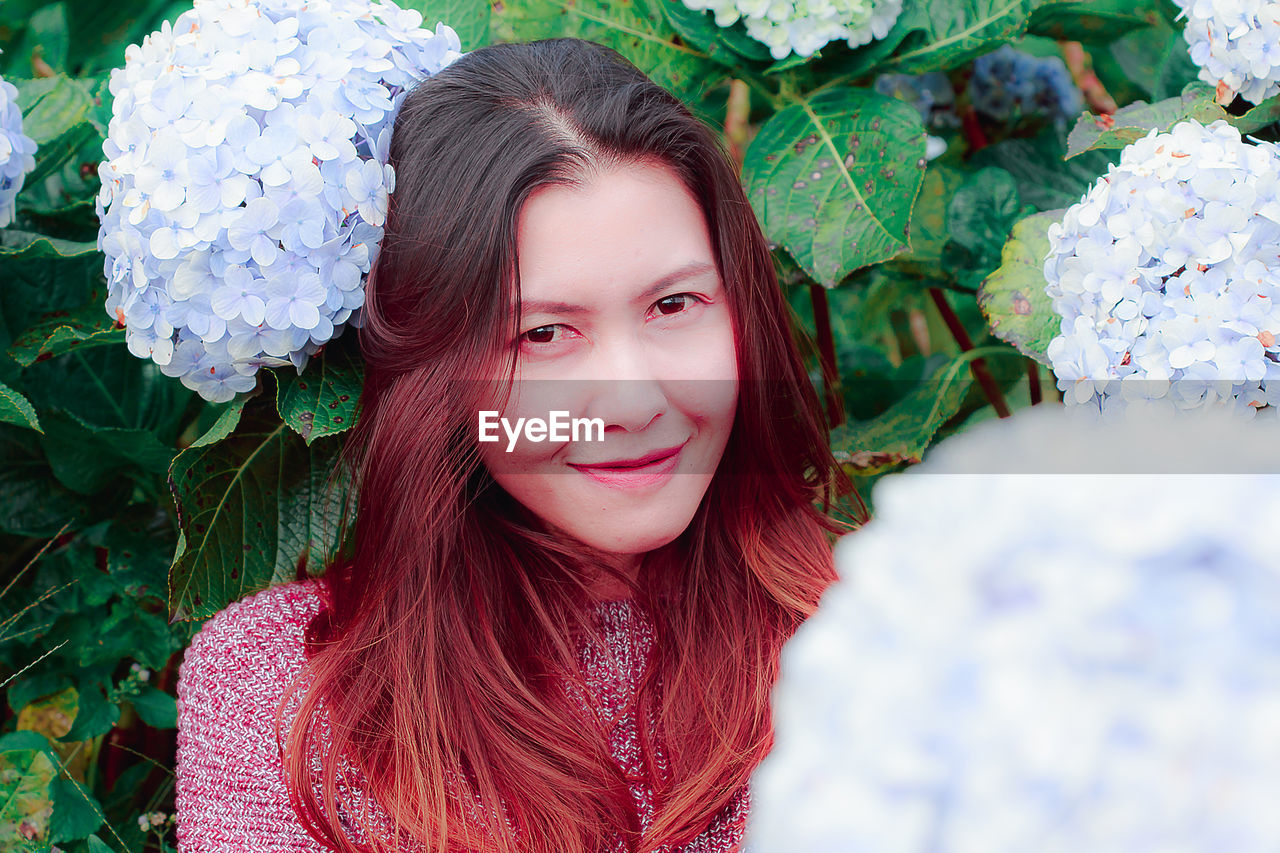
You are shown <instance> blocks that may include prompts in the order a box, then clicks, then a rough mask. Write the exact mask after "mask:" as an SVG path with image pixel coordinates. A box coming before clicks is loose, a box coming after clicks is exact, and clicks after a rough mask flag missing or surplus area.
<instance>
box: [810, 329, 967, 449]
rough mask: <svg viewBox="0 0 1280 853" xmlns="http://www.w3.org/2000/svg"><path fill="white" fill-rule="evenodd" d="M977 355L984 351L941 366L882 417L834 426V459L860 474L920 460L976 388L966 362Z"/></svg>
mask: <svg viewBox="0 0 1280 853" xmlns="http://www.w3.org/2000/svg"><path fill="white" fill-rule="evenodd" d="M974 353H979V354H980V353H981V351H980V350H971V351H970V353H966V354H965V355H962V356H959V357H957V358H955V359H952V360H951V361H949V362H948V363H946V364H944V365H942V366H941V367H939V368H938V369H937V370H936V371H935V372H934V373H933V374H932V375H931V376H930V377H929V378H928V379H926V380H924V381H922V382H920V384H918V385H917V386H916V387H915V388H914V389H913V390H912V391H911V392H910V393H908V394H907V395H906V396H905V397H903V398H902V399H901V400H899V401H898V402H897V403H895V404H894V405H893V406H891V407H890V408H889V410H888V411H887V412H885V413H884V414H882V415H880V416H879V417H876V418H873V419H871V420H869V421H849V422H846V423H844V424H841V425H840V426H838V427H836V428H835V429H834V430H833V431H832V433H831V449H832V450H833V451H834V453H835V454H836V458H837V459H838V460H839V461H840V462H841V463H842V464H844V465H845V466H846V467H848V468H852V469H854V470H856V471H857V472H858V473H859V474H874V473H877V472H880V471H884V470H886V469H888V468H892V467H894V466H897V465H900V464H903V463H908V464H911V463H915V462H919V461H920V460H921V458H923V456H924V451H925V448H927V447H928V446H929V442H930V441H932V440H933V436H934V434H935V433H936V432H937V431H938V428H939V427H941V426H942V425H943V424H944V423H946V422H947V420H949V419H950V418H951V417H952V416H953V415H955V414H956V413H957V412H959V411H960V406H961V404H962V403H963V402H964V397H965V393H966V392H967V391H968V390H969V386H970V385H972V384H973V375H972V372H971V371H970V370H969V369H968V363H969V362H970V361H972V360H973V357H974V356H973V354H974Z"/></svg>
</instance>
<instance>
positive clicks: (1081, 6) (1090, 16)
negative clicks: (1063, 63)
mask: <svg viewBox="0 0 1280 853" xmlns="http://www.w3.org/2000/svg"><path fill="white" fill-rule="evenodd" d="M1160 2H1164V0H1084V2H1080V3H1044V4H1041V5H1040V6H1039V7H1038V8H1037V9H1036V10H1035V12H1034V13H1032V15H1031V21H1030V23H1029V24H1028V26H1027V29H1028V31H1029V32H1031V33H1033V34H1034V35H1038V36H1048V37H1049V38H1053V39H1063V40H1067V41H1083V42H1110V41H1113V40H1115V39H1116V38H1118V37H1119V36H1122V35H1124V34H1125V33H1128V32H1131V31H1133V30H1139V29H1141V28H1143V27H1148V26H1151V25H1152V24H1157V23H1163V22H1164V18H1163V17H1162V16H1161V15H1160V12H1159V11H1158V9H1157V8H1156V7H1157V6H1158V5H1159V3H1160ZM1184 52H1185V48H1184Z"/></svg>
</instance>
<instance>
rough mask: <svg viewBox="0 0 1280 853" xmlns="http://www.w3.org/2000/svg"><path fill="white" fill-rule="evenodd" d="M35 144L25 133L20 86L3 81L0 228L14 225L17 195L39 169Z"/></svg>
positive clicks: (0, 87) (0, 94)
mask: <svg viewBox="0 0 1280 853" xmlns="http://www.w3.org/2000/svg"><path fill="white" fill-rule="evenodd" d="M35 153H36V144H35V142H33V141H32V140H31V137H29V136H27V135H26V134H25V133H23V132H22V108H21V107H19V106H18V87H16V86H14V85H13V84H12V83H10V82H9V81H7V80H5V79H3V78H0V228H4V227H5V226H7V225H9V224H10V223H11V222H13V217H14V213H15V211H16V209H17V198H18V193H19V192H20V191H21V190H22V183H23V181H24V180H26V177H27V173H28V172H30V171H31V170H32V169H34V168H35V167H36V158H35Z"/></svg>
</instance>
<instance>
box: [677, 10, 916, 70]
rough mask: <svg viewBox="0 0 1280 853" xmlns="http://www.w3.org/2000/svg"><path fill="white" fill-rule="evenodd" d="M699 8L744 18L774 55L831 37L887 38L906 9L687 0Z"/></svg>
mask: <svg viewBox="0 0 1280 853" xmlns="http://www.w3.org/2000/svg"><path fill="white" fill-rule="evenodd" d="M684 5H685V6H687V7H688V8H690V9H693V10H695V11H711V12H714V13H715V22H716V25H717V26H721V27H731V26H733V25H734V24H735V23H737V22H738V20H739V19H741V20H742V21H743V24H744V26H745V27H746V29H747V35H749V36H751V37H752V38H753V39H755V40H756V41H758V42H761V43H762V44H764V45H766V46H767V47H768V48H769V52H770V53H771V54H772V55H773V58H774V59H784V58H786V57H787V56H788V55H790V54H791V53H792V52H795V53H796V54H798V55H800V56H812V55H813V54H814V53H816V52H817V51H818V50H820V49H822V47H824V46H825V45H826V44H827V43H828V42H832V41H836V40H839V39H844V40H845V41H846V42H847V43H848V45H849V47H859V46H860V45H864V44H866V43H867V42H869V41H871V40H872V39H882V38H884V37H885V36H886V35H888V33H889V30H890V28H892V27H893V25H894V23H895V22H896V21H897V20H898V15H899V14H901V13H902V0H684Z"/></svg>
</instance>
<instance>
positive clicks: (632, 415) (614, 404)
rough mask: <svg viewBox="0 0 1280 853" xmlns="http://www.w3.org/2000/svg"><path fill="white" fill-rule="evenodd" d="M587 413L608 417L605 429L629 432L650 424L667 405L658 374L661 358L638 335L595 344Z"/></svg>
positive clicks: (590, 415) (592, 355) (589, 415)
mask: <svg viewBox="0 0 1280 853" xmlns="http://www.w3.org/2000/svg"><path fill="white" fill-rule="evenodd" d="M591 359H592V364H591V368H590V375H591V377H592V378H591V379H590V380H589V382H590V383H591V389H590V402H589V404H588V412H587V417H593V418H596V417H598V418H601V419H603V420H604V423H605V429H606V430H608V429H609V428H610V427H613V426H618V427H621V428H623V429H625V430H626V431H627V432H638V431H640V430H642V429H644V428H645V427H647V426H648V425H649V424H650V423H651V422H653V420H654V419H655V418H657V416H658V415H660V414H661V413H662V412H664V411H666V409H667V405H668V403H667V397H666V394H665V393H664V391H663V387H662V382H661V376H659V375H658V359H656V358H655V357H654V353H652V352H649V351H648V349H647V348H646V347H645V346H644V343H643V342H642V341H640V340H637V339H636V338H634V337H618V338H614V339H611V340H608V341H602V342H600V343H598V344H597V346H596V347H594V348H593V350H592V353H591Z"/></svg>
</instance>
